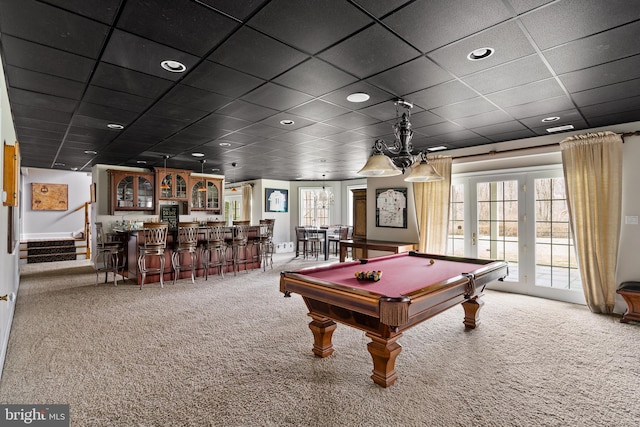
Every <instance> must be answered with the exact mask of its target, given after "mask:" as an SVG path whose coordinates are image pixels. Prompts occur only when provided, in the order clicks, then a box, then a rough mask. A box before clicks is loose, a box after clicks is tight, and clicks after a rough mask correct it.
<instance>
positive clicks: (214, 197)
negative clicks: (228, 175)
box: [189, 176, 222, 214]
mask: <svg viewBox="0 0 640 427" xmlns="http://www.w3.org/2000/svg"><path fill="white" fill-rule="evenodd" d="M190 189H191V199H190V200H191V203H190V206H189V207H190V209H191V210H192V211H207V212H213V213H218V214H219V213H221V212H222V179H221V178H212V177H206V176H191V180H190Z"/></svg>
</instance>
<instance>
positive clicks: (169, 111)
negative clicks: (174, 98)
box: [147, 101, 209, 125]
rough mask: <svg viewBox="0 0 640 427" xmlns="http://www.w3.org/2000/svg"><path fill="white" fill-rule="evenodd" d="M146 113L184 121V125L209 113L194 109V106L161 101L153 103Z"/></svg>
mask: <svg viewBox="0 0 640 427" xmlns="http://www.w3.org/2000/svg"><path fill="white" fill-rule="evenodd" d="M147 113H149V114H153V115H155V116H159V117H166V118H169V119H172V120H177V121H180V122H184V124H185V125H186V124H188V123H192V122H195V121H197V120H199V119H201V118H202V117H204V116H206V115H207V114H209V112H208V111H202V110H196V109H194V108H189V107H185V106H184V105H177V104H170V103H168V102H163V101H159V102H157V103H155V104H154V105H153V107H151V108H150V109H149V110H148V111H147Z"/></svg>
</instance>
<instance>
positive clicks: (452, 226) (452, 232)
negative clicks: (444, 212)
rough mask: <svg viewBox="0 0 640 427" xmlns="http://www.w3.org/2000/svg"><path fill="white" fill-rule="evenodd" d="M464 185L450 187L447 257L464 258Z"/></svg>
mask: <svg viewBox="0 0 640 427" xmlns="http://www.w3.org/2000/svg"><path fill="white" fill-rule="evenodd" d="M464 230H465V227H464V184H455V183H454V184H452V185H451V204H450V205H449V233H448V241H447V255H453V256H460V257H462V256H464Z"/></svg>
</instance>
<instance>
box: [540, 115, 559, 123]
mask: <svg viewBox="0 0 640 427" xmlns="http://www.w3.org/2000/svg"><path fill="white" fill-rule="evenodd" d="M556 120H560V117H557V116H554V117H545V118H544V119H542V120H541V121H542V123H549V122H555V121H556Z"/></svg>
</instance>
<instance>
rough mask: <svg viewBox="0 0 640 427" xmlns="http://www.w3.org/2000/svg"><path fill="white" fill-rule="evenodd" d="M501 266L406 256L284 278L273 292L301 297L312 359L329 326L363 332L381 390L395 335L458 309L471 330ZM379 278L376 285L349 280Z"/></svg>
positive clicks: (389, 373) (323, 351)
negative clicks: (365, 275)
mask: <svg viewBox="0 0 640 427" xmlns="http://www.w3.org/2000/svg"><path fill="white" fill-rule="evenodd" d="M507 269H508V266H507V263H506V262H503V261H492V260H481V259H472V258H456V257H448V256H441V255H429V254H423V253H419V252H414V251H411V252H406V253H402V254H397V255H389V256H384V257H379V258H372V259H369V260H367V259H363V260H359V261H353V262H346V263H340V264H332V265H329V266H322V267H315V268H306V269H302V270H298V271H284V272H282V273H281V274H280V292H282V293H284V296H285V297H290V296H291V293H297V294H299V295H301V296H302V298H303V299H304V302H305V303H306V305H307V308H308V309H309V314H308V315H309V316H310V317H311V318H312V321H311V322H310V323H309V328H310V329H311V331H312V332H313V338H314V345H313V353H314V354H315V355H316V356H318V357H327V356H329V355H331V354H332V353H333V344H332V343H331V337H332V335H333V331H334V330H335V329H336V322H340V323H343V324H346V325H350V326H353V327H354V328H358V329H360V330H363V331H365V335H366V336H367V337H368V338H370V339H371V342H370V343H369V344H368V345H367V347H368V350H369V353H370V354H371V357H372V358H373V375H372V376H371V378H372V379H373V381H374V382H375V383H376V384H378V385H380V386H382V387H389V386H391V385H392V384H393V383H394V382H395V381H396V379H397V375H396V370H395V361H396V358H397V357H398V354H400V351H401V349H402V347H401V346H400V344H398V343H397V341H398V339H399V338H400V337H401V336H402V332H403V331H405V330H407V329H409V328H410V327H412V326H414V325H417V324H418V323H421V322H423V321H424V320H427V319H428V318H430V317H433V316H435V315H436V314H438V313H441V312H443V311H444V310H447V309H448V308H451V307H453V306H455V305H458V304H462V307H463V308H464V321H463V323H464V325H465V327H467V328H475V327H476V326H478V325H479V323H480V320H479V317H478V314H479V310H480V308H481V307H482V305H483V304H484V302H483V301H481V300H480V297H481V296H482V294H483V290H484V288H485V286H486V284H487V283H490V282H492V281H494V280H502V279H504V277H506V276H507V273H508V271H507ZM363 271H364V272H366V271H380V272H382V275H381V278H380V279H379V280H378V281H372V280H361V279H358V278H356V272H363Z"/></svg>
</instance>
